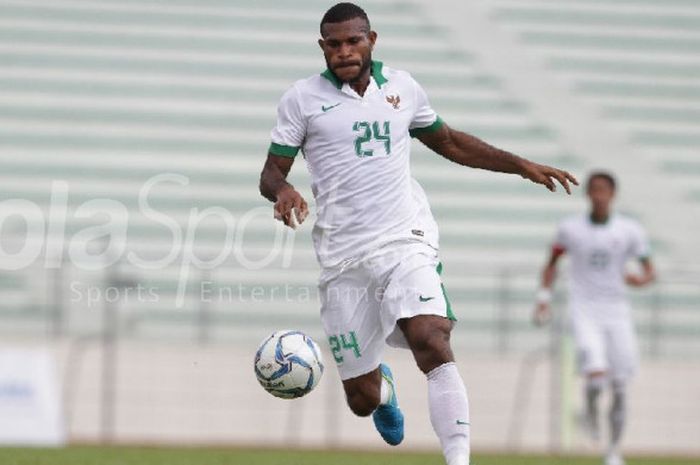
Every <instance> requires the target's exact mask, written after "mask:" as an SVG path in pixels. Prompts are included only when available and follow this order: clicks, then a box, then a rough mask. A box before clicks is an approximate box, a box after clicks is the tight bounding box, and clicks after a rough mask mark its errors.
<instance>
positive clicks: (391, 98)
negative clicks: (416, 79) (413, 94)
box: [386, 94, 401, 110]
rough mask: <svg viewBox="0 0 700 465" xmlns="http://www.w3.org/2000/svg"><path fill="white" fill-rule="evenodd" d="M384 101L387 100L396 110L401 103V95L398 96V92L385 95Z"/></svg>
mask: <svg viewBox="0 0 700 465" xmlns="http://www.w3.org/2000/svg"><path fill="white" fill-rule="evenodd" d="M386 101H387V102H389V103H390V104H391V106H392V107H394V110H398V109H399V105H401V97H399V94H396V95H387V96H386Z"/></svg>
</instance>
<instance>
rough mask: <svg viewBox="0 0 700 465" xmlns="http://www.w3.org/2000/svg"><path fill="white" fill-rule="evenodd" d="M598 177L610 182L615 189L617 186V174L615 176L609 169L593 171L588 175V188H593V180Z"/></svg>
mask: <svg viewBox="0 0 700 465" xmlns="http://www.w3.org/2000/svg"><path fill="white" fill-rule="evenodd" d="M596 179H603V180H605V181H606V182H607V183H608V184H610V187H611V188H612V190H613V191H614V190H615V189H616V188H617V181H615V176H613V175H612V174H611V173H609V172H608V171H593V172H592V173H591V174H589V175H588V181H586V190H588V189H590V188H591V184H593V181H594V180H596Z"/></svg>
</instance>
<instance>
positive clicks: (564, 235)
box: [552, 224, 570, 253]
mask: <svg viewBox="0 0 700 465" xmlns="http://www.w3.org/2000/svg"><path fill="white" fill-rule="evenodd" d="M569 247H570V244H569V233H568V231H567V228H566V225H565V224H560V225H559V228H557V234H556V235H555V236H554V243H553V244H552V250H553V251H557V252H559V253H563V252H566V250H567V249H568V248H569Z"/></svg>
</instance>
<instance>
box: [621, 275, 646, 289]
mask: <svg viewBox="0 0 700 465" xmlns="http://www.w3.org/2000/svg"><path fill="white" fill-rule="evenodd" d="M625 282H626V283H627V285H628V286H632V287H642V286H646V285H647V284H649V283H650V282H651V279H649V278H648V277H647V276H641V275H638V274H634V273H629V274H627V275H625Z"/></svg>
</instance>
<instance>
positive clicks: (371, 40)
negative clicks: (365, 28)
mask: <svg viewBox="0 0 700 465" xmlns="http://www.w3.org/2000/svg"><path fill="white" fill-rule="evenodd" d="M367 37H368V38H369V46H370V47H372V48H374V43H375V42H377V33H376V32H374V31H369V34H367Z"/></svg>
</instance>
